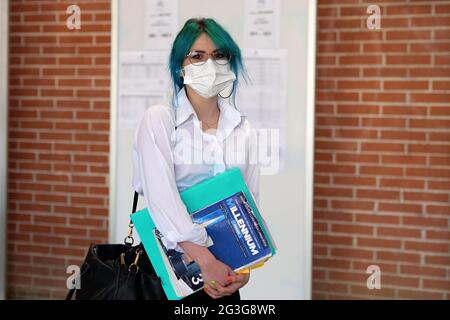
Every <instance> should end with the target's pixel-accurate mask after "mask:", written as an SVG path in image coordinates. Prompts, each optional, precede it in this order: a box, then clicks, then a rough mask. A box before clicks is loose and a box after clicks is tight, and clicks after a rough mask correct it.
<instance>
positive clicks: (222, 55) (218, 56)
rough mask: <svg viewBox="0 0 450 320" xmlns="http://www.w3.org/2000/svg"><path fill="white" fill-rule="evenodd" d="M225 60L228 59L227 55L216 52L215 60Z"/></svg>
mask: <svg viewBox="0 0 450 320" xmlns="http://www.w3.org/2000/svg"><path fill="white" fill-rule="evenodd" d="M225 58H226V56H225V54H224V53H222V52H216V53H215V54H214V59H216V60H218V59H225Z"/></svg>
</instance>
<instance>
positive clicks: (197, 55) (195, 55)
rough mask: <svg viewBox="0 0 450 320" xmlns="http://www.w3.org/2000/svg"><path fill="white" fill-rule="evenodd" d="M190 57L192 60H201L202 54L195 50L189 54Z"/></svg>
mask: <svg viewBox="0 0 450 320" xmlns="http://www.w3.org/2000/svg"><path fill="white" fill-rule="evenodd" d="M191 59H192V60H199V61H200V60H202V59H203V54H201V53H199V52H195V53H192V54H191Z"/></svg>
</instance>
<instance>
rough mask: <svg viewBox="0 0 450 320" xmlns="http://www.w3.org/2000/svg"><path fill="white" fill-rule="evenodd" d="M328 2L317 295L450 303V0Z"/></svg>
mask: <svg viewBox="0 0 450 320" xmlns="http://www.w3.org/2000/svg"><path fill="white" fill-rule="evenodd" d="M318 3H319V4H318V20H317V21H318V33H317V40H318V42H317V82H316V84H317V96H316V138H315V182H314V187H315V188H314V190H315V195H314V202H315V209H314V251H313V272H314V274H313V297H314V298H318V299H327V298H328V299H329V298H379V297H383V298H435V299H450V251H449V250H450V231H449V230H450V223H449V217H450V202H449V200H450V199H449V191H450V93H449V92H450V59H449V58H450V1H432V0H429V1H414V0H409V1H408V0H403V1H401V0H397V1H395V0H391V1H386V0H380V1H365V0H335V1H332V0H319V1H318ZM369 4H377V5H379V6H380V8H381V12H382V15H381V30H379V31H376V30H374V31H371V30H368V29H367V28H366V18H367V17H368V16H369V14H367V13H366V8H367V6H368V5H369ZM372 264H374V265H378V266H379V267H380V268H381V290H368V289H367V287H366V279H367V278H368V276H369V275H368V274H366V273H365V272H366V268H367V267H368V266H369V265H372Z"/></svg>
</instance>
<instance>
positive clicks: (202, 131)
mask: <svg viewBox="0 0 450 320" xmlns="http://www.w3.org/2000/svg"><path fill="white" fill-rule="evenodd" d="M169 69H170V74H171V78H172V81H173V86H174V92H175V93H174V97H173V101H172V103H171V105H164V104H162V105H155V106H152V107H150V108H149V109H148V110H147V111H146V112H145V115H144V117H143V118H142V120H141V122H140V124H139V126H138V128H137V130H136V134H135V141H134V147H133V167H134V173H133V186H134V188H135V190H136V191H137V192H138V193H139V194H141V195H143V196H144V198H145V203H146V205H147V208H148V209H149V212H151V214H152V219H153V221H154V222H155V224H156V227H157V228H158V229H159V231H160V232H161V233H162V234H163V235H164V241H165V245H166V246H167V247H168V248H169V249H176V250H179V251H181V252H183V251H184V252H185V253H187V254H188V255H189V256H190V257H191V258H192V259H194V260H195V261H196V262H197V263H198V264H199V266H200V269H201V272H202V276H203V280H204V284H205V290H204V292H203V291H200V292H199V293H197V294H194V295H191V296H190V298H193V299H195V298H208V295H209V296H210V297H212V298H215V299H217V298H228V299H229V298H231V299H239V298H240V296H239V291H238V290H239V289H240V288H241V287H243V286H244V285H245V284H247V282H248V281H249V275H248V274H247V275H241V274H235V273H234V272H233V270H231V268H230V267H229V266H227V265H225V264H224V263H222V262H221V261H219V260H217V259H216V258H215V257H214V256H213V255H212V254H211V252H210V251H209V249H208V248H207V246H206V243H207V234H206V231H205V229H204V228H202V227H200V226H199V225H196V224H194V223H193V222H192V220H191V218H190V216H189V214H188V212H187V210H186V207H185V205H184V204H183V202H182V200H181V198H180V195H179V192H180V191H183V190H184V189H186V188H189V187H190V186H193V185H195V184H197V183H199V182H200V181H202V180H204V179H207V178H209V177H212V176H214V175H216V174H219V173H221V172H223V171H225V170H227V169H229V168H231V167H239V168H240V169H241V172H242V175H243V177H244V180H245V182H246V184H247V186H248V188H249V190H250V192H251V193H252V194H253V197H254V198H255V201H256V203H257V204H259V172H260V170H259V167H258V165H257V163H256V161H255V160H256V139H255V137H256V135H255V134H254V132H253V131H252V130H251V126H250V123H249V121H248V120H247V119H246V118H245V116H244V115H242V114H241V112H240V111H238V110H237V109H236V108H235V107H234V97H235V94H236V90H237V87H238V86H237V78H238V76H240V75H242V72H243V64H242V60H241V53H240V49H239V47H238V46H237V44H236V43H235V42H234V41H233V39H232V38H231V36H230V35H229V34H228V32H227V31H225V30H224V29H223V28H222V27H221V26H220V25H219V24H218V23H217V22H215V21H214V20H213V19H190V20H188V21H187V22H186V23H185V25H184V26H183V28H182V29H181V31H180V32H179V33H178V35H177V37H176V39H175V41H174V43H173V47H172V50H171V53H170V63H169ZM228 98H229V99H228ZM227 99H228V100H231V101H233V104H231V103H229V102H227ZM205 293H206V294H207V295H206V294H205Z"/></svg>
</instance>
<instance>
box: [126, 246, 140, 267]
mask: <svg viewBox="0 0 450 320" xmlns="http://www.w3.org/2000/svg"><path fill="white" fill-rule="evenodd" d="M141 254H142V249H138V250H137V251H136V259H134V262H133V263H132V264H130V267H129V268H128V271H129V272H131V269H132V267H135V268H136V272H138V271H139V266H138V261H139V257H140V256H141Z"/></svg>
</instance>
